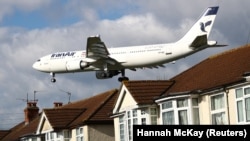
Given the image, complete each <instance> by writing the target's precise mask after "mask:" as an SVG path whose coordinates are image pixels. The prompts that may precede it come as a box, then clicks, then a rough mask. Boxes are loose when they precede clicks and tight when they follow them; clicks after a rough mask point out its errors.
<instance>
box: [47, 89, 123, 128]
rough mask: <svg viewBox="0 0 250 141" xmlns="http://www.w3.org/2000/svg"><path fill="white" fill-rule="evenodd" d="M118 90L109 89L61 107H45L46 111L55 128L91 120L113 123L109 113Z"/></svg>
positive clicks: (85, 122)
mask: <svg viewBox="0 0 250 141" xmlns="http://www.w3.org/2000/svg"><path fill="white" fill-rule="evenodd" d="M117 92H118V90H117V89H113V90H109V91H106V92H104V93H101V94H98V95H95V96H92V97H90V98H87V99H83V100H80V101H76V102H72V103H70V104H67V105H64V106H61V107H57V108H53V109H45V110H44V112H45V114H46V117H47V118H48V120H49V123H50V124H51V126H52V127H53V128H54V129H61V128H73V127H74V126H77V125H82V124H87V123H91V122H95V123H106V122H108V123H113V119H111V118H110V117H109V113H111V112H112V109H113V104H114V101H115V99H116V97H117Z"/></svg>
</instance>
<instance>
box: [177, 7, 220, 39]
mask: <svg viewBox="0 0 250 141" xmlns="http://www.w3.org/2000/svg"><path fill="white" fill-rule="evenodd" d="M218 9H219V6H215V7H208V8H207V9H206V11H205V12H204V13H203V14H202V16H201V17H200V18H199V20H198V21H197V22H196V23H195V24H194V25H193V26H192V28H191V29H190V30H189V31H188V32H187V33H186V34H185V35H184V36H183V37H182V38H181V39H180V40H179V41H178V42H180V43H188V44H191V43H192V42H193V41H194V40H195V39H196V38H197V37H198V36H203V37H204V36H206V38H208V36H209V34H210V32H211V29H212V26H213V24H214V21H215V17H216V15H217V12H218Z"/></svg>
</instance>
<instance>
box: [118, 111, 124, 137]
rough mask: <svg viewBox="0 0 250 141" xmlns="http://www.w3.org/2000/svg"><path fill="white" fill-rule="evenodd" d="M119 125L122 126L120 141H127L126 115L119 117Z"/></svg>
mask: <svg viewBox="0 0 250 141" xmlns="http://www.w3.org/2000/svg"><path fill="white" fill-rule="evenodd" d="M119 126H120V128H119V129H120V141H125V123H124V115H122V116H120V117H119Z"/></svg>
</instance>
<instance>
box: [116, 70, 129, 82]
mask: <svg viewBox="0 0 250 141" xmlns="http://www.w3.org/2000/svg"><path fill="white" fill-rule="evenodd" d="M121 73H122V77H119V78H118V81H119V82H122V81H124V80H126V81H128V80H129V78H128V77H126V76H125V69H122V70H121Z"/></svg>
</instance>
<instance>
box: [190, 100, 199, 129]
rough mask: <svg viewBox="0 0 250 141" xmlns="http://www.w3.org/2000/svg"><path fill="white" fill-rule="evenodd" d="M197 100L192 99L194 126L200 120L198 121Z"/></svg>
mask: <svg viewBox="0 0 250 141" xmlns="http://www.w3.org/2000/svg"><path fill="white" fill-rule="evenodd" d="M198 100H199V99H198V98H192V106H193V107H192V108H193V111H192V112H193V113H192V115H193V123H194V124H196V125H198V124H200V120H199V119H200V116H199V105H198V104H199V101H198Z"/></svg>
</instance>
